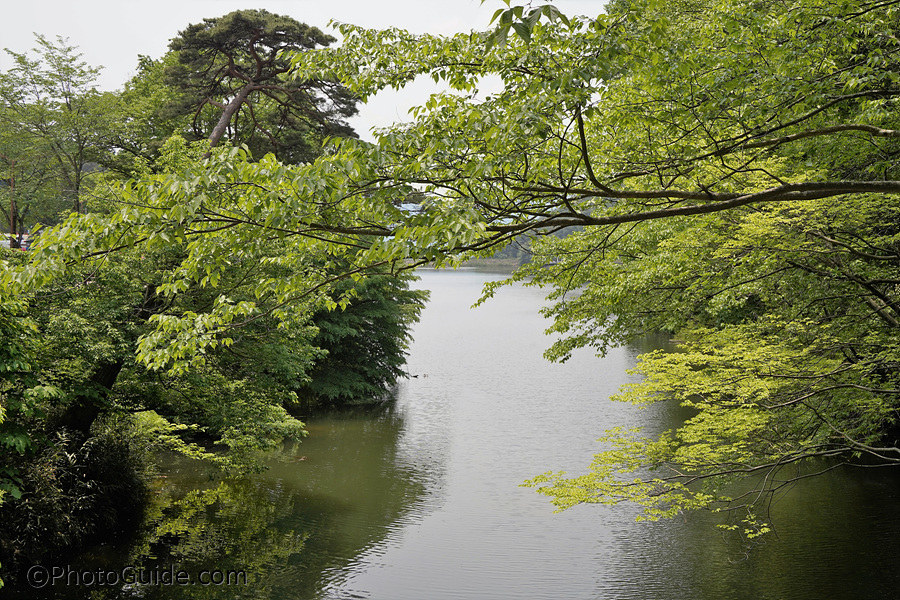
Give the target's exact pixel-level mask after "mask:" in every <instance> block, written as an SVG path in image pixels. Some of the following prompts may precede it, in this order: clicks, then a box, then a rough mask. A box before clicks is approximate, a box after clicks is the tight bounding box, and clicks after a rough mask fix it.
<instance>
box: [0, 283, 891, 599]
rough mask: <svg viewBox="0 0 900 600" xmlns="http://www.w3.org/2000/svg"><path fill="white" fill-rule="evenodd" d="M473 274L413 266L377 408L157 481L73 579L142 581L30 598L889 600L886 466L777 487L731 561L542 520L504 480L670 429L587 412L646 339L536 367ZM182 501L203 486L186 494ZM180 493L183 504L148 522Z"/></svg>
mask: <svg viewBox="0 0 900 600" xmlns="http://www.w3.org/2000/svg"><path fill="white" fill-rule="evenodd" d="M491 278H494V276H492V275H488V274H484V273H479V272H476V271H466V270H463V271H456V272H429V271H425V272H423V273H422V282H421V284H420V285H421V286H422V287H425V288H428V289H431V290H432V301H431V302H430V303H429V306H428V308H427V309H426V311H425V312H424V314H423V318H422V322H421V323H420V324H419V325H418V326H417V328H416V331H415V343H414V345H413V347H412V349H411V355H410V358H409V372H410V374H411V377H410V378H409V379H408V380H406V381H404V382H403V383H402V384H401V385H400V386H399V387H398V389H397V390H396V401H395V402H394V403H393V404H391V405H390V406H388V407H385V408H382V409H379V410H377V411H358V412H356V413H353V414H343V415H333V416H320V417H315V418H311V419H309V420H308V428H309V431H310V436H309V438H308V439H307V440H306V441H305V442H304V443H303V444H301V445H298V446H296V447H289V448H285V450H284V451H283V452H281V453H279V454H277V455H273V456H272V457H271V459H270V463H269V464H270V469H269V470H268V471H267V472H265V473H263V474H261V475H259V476H255V477H252V478H249V479H247V480H244V481H238V482H228V483H219V482H210V481H209V479H208V477H206V476H205V474H204V473H203V471H202V470H199V469H198V468H197V467H196V465H192V464H189V463H185V462H180V461H175V460H172V461H169V462H168V463H167V464H166V468H165V473H164V474H165V477H163V478H160V480H159V482H158V485H157V488H158V489H157V494H158V498H159V502H158V506H159V510H160V513H159V514H158V515H157V518H156V520H155V521H153V522H154V523H156V524H157V527H160V528H161V529H158V530H156V531H155V532H154V534H153V535H152V536H150V537H148V538H146V539H144V541H143V545H139V546H137V547H134V546H129V545H128V544H127V543H125V542H123V543H120V544H115V543H111V544H108V545H106V546H103V547H100V548H97V549H95V550H93V551H92V552H91V553H89V554H88V555H86V556H84V557H82V559H80V561H79V562H78V563H77V564H75V565H74V566H73V567H72V569H74V570H75V571H76V572H77V571H78V570H79V569H80V570H82V571H86V570H89V569H93V570H95V571H103V570H106V571H109V572H113V571H116V572H121V569H122V568H123V567H126V566H127V565H134V564H140V565H143V566H144V567H146V568H148V569H150V570H151V574H152V570H153V569H155V570H156V571H155V573H157V575H158V577H157V580H156V581H151V582H149V583H148V584H145V585H124V586H123V585H119V586H107V587H101V586H97V585H94V586H87V585H84V582H83V581H82V582H81V583H82V585H80V586H77V585H74V584H73V583H74V582H73V581H70V582H69V585H65V582H64V581H62V580H61V579H60V580H58V581H57V582H56V585H52V586H49V587H48V588H45V589H43V590H41V592H40V593H39V594H38V595H32V596H30V597H32V598H51V597H59V598H92V597H96V598H101V597H102V598H148V599H157V598H160V599H162V598H272V599H296V600H301V599H304V600H305V599H329V600H332V599H333V600H338V599H340V600H344V599H355V598H365V599H372V600H450V599H501V600H505V599H510V600H513V599H516V600H518V599H531V600H540V599H548V600H549V599H572V600H574V599H597V600H600V599H635V600H638V599H640V600H653V599H660V600H705V599H709V600H714V599H715V600H722V599H726V600H727V599H735V600H742V599H748V600H749V599H753V600H757V599H762V598H774V599H800V600H802V599H810V600H812V599H817V600H818V599H845V598H846V599H854V600H855V599H889V598H891V599H893V598H898V597H900V510H898V507H900V477H898V476H896V475H894V474H893V473H891V472H888V471H881V470H868V471H859V470H857V471H849V470H842V471H835V472H832V473H831V474H830V475H828V476H827V477H823V478H818V479H813V480H808V481H806V482H804V483H802V484H798V485H796V486H795V487H794V488H793V489H792V490H791V492H790V494H788V495H786V496H784V497H783V498H781V499H780V500H779V501H778V502H777V503H776V504H775V506H774V507H773V517H774V518H775V523H776V526H777V528H778V536H777V537H773V538H771V539H769V540H767V541H766V542H765V544H763V545H761V546H759V547H757V548H755V549H754V550H753V551H752V552H751V553H750V554H749V556H745V553H744V549H743V548H742V547H741V546H740V544H739V543H736V541H735V540H733V539H731V538H729V537H727V536H723V535H722V534H721V533H719V532H717V530H716V529H715V528H714V527H713V521H712V520H711V516H710V515H706V514H689V515H685V516H683V517H680V518H678V519H676V520H674V521H666V522H658V523H636V522H635V521H634V517H635V515H636V511H635V510H633V509H630V508H609V507H601V506H579V507H576V508H574V509H571V510H569V511H566V512H564V513H562V514H554V513H553V509H552V507H551V506H550V505H549V503H548V502H547V501H546V499H545V498H543V497H541V496H539V495H537V494H536V493H534V492H533V491H532V490H529V489H525V488H521V487H519V484H520V483H521V482H522V481H523V480H525V479H527V478H530V477H533V476H534V475H536V474H538V473H541V472H544V471H547V470H566V471H569V472H570V473H578V472H582V471H583V470H584V469H585V467H586V466H587V465H588V463H589V462H590V459H591V456H592V454H593V453H594V452H596V451H597V450H598V449H599V446H598V444H597V443H596V442H595V441H594V440H595V439H596V438H597V437H598V436H599V435H600V434H601V433H602V431H603V430H604V429H605V428H607V427H611V426H614V425H625V426H644V427H645V428H646V430H647V431H649V432H655V431H660V430H663V429H666V428H668V427H670V426H672V425H673V424H675V423H677V421H678V419H680V418H682V415H680V414H679V412H678V410H677V409H674V408H672V407H668V406H656V407H651V408H648V409H643V410H639V409H636V408H634V407H631V406H629V405H622V404H618V403H611V402H609V401H608V400H607V398H608V396H609V395H610V394H612V393H614V392H615V391H616V389H617V388H618V387H619V386H620V385H621V384H622V383H624V382H626V381H628V380H629V376H628V375H627V374H626V373H625V371H626V369H627V368H629V367H630V366H631V365H633V364H634V361H635V357H636V355H637V354H639V353H641V352H644V351H647V350H649V349H652V348H653V347H657V346H658V345H660V344H663V343H664V340H646V341H645V342H644V343H642V344H641V345H640V347H630V348H622V349H618V350H616V351H614V352H612V353H610V355H608V356H607V357H605V358H603V359H598V358H596V357H593V356H592V355H591V354H590V353H589V352H585V353H580V354H577V355H576V356H575V357H573V359H572V360H570V361H569V362H567V363H566V364H564V365H553V364H549V363H547V362H546V361H544V360H543V359H542V357H541V353H542V351H543V349H544V348H546V346H547V345H548V340H547V338H546V337H545V336H544V335H543V334H542V331H543V329H544V327H546V323H545V322H543V320H542V319H541V318H540V316H539V315H538V314H537V309H538V307H539V306H540V304H541V297H542V294H541V292H540V291H539V290H533V289H527V288H522V287H514V288H510V289H505V290H503V291H502V292H501V293H500V294H499V295H498V296H497V298H495V299H493V300H492V301H490V302H488V303H487V304H486V305H485V306H483V307H481V308H478V309H474V310H470V309H469V306H470V305H471V304H472V303H473V302H474V301H475V300H476V299H477V298H478V296H479V293H480V289H481V285H482V284H483V283H484V282H485V281H486V280H488V279H491ZM196 489H204V490H207V491H206V492H205V493H204V494H196V493H193V492H192V493H190V494H189V491H190V490H196ZM178 498H181V499H182V500H181V504H180V507H181V508H179V509H177V510H176V509H173V508H171V507H169V508H165V507H166V506H167V505H168V503H169V501H170V500H171V499H178ZM175 569H177V570H179V571H183V572H184V573H185V574H186V576H190V577H194V578H196V577H198V576H199V574H200V573H201V572H205V571H215V572H228V571H231V570H240V571H243V572H244V574H245V575H246V577H247V583H246V584H244V583H243V582H240V583H239V584H235V585H224V584H223V585H199V584H194V585H169V584H168V583H167V581H164V579H165V577H164V574H166V573H170V572H172V571H174V570H175ZM207 581H209V579H207ZM92 593H93V594H94V595H93V596H92ZM0 594H2V593H0ZM10 597H24V596H10Z"/></svg>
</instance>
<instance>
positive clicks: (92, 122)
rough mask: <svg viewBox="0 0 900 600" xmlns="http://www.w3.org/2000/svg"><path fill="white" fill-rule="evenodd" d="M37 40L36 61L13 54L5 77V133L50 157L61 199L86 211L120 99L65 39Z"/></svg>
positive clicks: (0, 76) (0, 82)
mask: <svg viewBox="0 0 900 600" xmlns="http://www.w3.org/2000/svg"><path fill="white" fill-rule="evenodd" d="M36 39H37V44H38V45H37V47H36V48H35V49H34V52H35V53H36V55H37V56H36V57H35V58H31V57H29V56H28V55H27V54H19V53H16V52H13V51H11V50H7V53H8V54H9V55H10V56H11V57H12V58H13V61H14V64H13V67H12V68H11V69H9V70H8V71H7V72H5V73H0V102H2V111H0V119H3V123H2V129H3V130H5V131H6V132H8V133H10V134H12V135H11V136H7V137H6V138H5V139H6V140H7V141H9V140H15V143H16V144H17V145H18V146H19V147H27V148H29V149H34V148H39V147H40V148H42V153H44V154H43V156H42V157H41V158H42V160H43V161H44V162H46V159H47V158H49V159H50V162H51V163H52V165H53V168H54V169H55V178H56V180H57V181H58V192H59V195H60V196H62V197H63V198H65V199H66V200H67V201H68V202H69V205H70V206H71V208H72V210H73V211H74V212H82V211H83V210H84V204H85V198H84V192H85V184H86V181H87V179H88V177H89V176H90V172H91V164H92V163H94V162H95V161H97V160H98V158H99V157H100V155H101V153H102V152H103V149H104V148H105V147H106V145H107V140H108V139H109V137H110V136H111V135H112V133H113V132H114V131H115V129H116V127H118V123H119V118H118V115H119V108H118V100H117V97H116V96H115V94H112V93H103V92H100V91H98V90H97V88H96V85H95V82H96V79H97V76H98V74H99V72H100V69H99V68H94V67H90V66H88V65H87V64H86V63H84V62H83V61H81V54H79V53H78V52H77V49H76V48H75V47H74V46H71V45H69V44H68V43H67V41H66V40H65V39H63V38H57V39H56V40H55V41H51V40H49V39H47V38H46V37H44V36H40V35H38V36H36ZM8 154H10V155H12V152H9V153H8ZM23 163H24V161H23Z"/></svg>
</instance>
